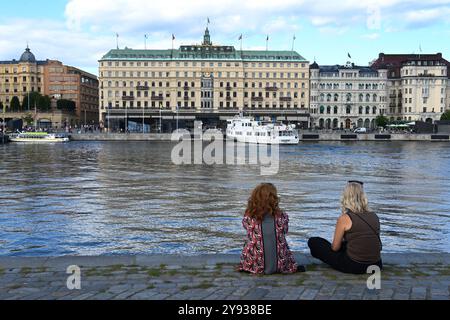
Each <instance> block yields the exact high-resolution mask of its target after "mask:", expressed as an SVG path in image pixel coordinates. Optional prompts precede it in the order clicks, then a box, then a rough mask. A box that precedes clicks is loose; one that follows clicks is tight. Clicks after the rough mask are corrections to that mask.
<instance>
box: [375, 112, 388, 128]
mask: <svg viewBox="0 0 450 320" xmlns="http://www.w3.org/2000/svg"><path fill="white" fill-rule="evenodd" d="M375 122H376V124H377V127H382V128H384V127H386V126H387V125H388V123H389V119H388V118H386V117H385V116H383V115H379V116H378V117H377V118H376V120H375Z"/></svg>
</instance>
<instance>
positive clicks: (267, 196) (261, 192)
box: [245, 183, 280, 221]
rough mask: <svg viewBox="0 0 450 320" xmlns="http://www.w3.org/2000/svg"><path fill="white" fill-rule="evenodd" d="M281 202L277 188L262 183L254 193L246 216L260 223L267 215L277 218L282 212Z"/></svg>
mask: <svg viewBox="0 0 450 320" xmlns="http://www.w3.org/2000/svg"><path fill="white" fill-rule="evenodd" d="M279 201H280V200H279V198H278V195H277V188H276V187H275V186H274V185H273V184H271V183H262V184H260V185H259V186H257V187H256V188H255V189H254V190H253V191H252V195H251V196H250V198H249V199H248V205H247V210H246V211H245V215H246V216H248V217H251V218H256V219H257V220H258V221H262V219H263V218H264V216H265V215H266V214H270V215H272V216H274V217H275V216H276V215H278V213H279V211H280V208H279V207H278V204H279Z"/></svg>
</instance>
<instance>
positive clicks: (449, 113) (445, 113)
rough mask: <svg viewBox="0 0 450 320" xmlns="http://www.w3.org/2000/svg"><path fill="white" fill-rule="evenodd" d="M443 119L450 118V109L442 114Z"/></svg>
mask: <svg viewBox="0 0 450 320" xmlns="http://www.w3.org/2000/svg"><path fill="white" fill-rule="evenodd" d="M441 120H450V110H447V111H445V112H444V113H443V114H442V116H441Z"/></svg>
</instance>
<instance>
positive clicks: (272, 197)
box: [238, 183, 304, 274]
mask: <svg viewBox="0 0 450 320" xmlns="http://www.w3.org/2000/svg"><path fill="white" fill-rule="evenodd" d="M278 202H279V199H278V196H277V189H276V188H275V186H274V185H273V184H270V183H264V184H261V185H259V186H257V187H256V188H255V190H253V192H252V195H251V197H250V199H249V200H248V206H247V210H246V211H245V215H244V219H243V222H242V224H243V226H244V228H245V229H246V230H247V240H246V243H245V245H244V249H243V251H242V255H241V262H240V263H239V267H238V269H239V271H244V272H250V273H254V274H273V273H294V272H298V271H299V272H300V271H304V268H303V267H301V266H300V267H298V266H297V263H296V262H295V260H294V256H293V254H292V252H291V251H290V249H289V246H288V244H287V242H286V234H287V233H288V223H289V218H288V215H287V214H286V213H285V212H283V211H282V210H280V208H279V207H278Z"/></svg>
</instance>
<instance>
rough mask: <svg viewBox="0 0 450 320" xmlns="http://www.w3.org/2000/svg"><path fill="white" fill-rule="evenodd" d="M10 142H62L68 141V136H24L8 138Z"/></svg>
mask: <svg viewBox="0 0 450 320" xmlns="http://www.w3.org/2000/svg"><path fill="white" fill-rule="evenodd" d="M9 140H10V141H11V142H16V143H64V142H69V141H70V140H69V138H55V139H24V138H10V139H9Z"/></svg>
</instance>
